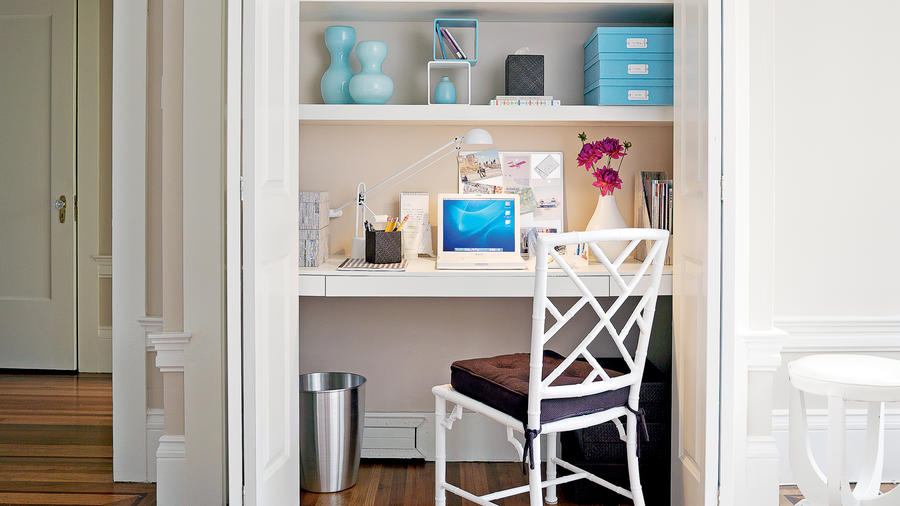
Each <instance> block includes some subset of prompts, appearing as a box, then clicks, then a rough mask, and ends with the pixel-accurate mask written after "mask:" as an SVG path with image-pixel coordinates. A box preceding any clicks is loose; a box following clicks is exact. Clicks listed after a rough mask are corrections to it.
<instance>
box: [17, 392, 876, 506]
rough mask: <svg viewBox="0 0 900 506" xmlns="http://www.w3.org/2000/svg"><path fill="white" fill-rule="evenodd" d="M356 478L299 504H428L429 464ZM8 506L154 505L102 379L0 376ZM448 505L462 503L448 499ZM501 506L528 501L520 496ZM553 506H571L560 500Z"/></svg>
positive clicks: (790, 493) (466, 472) (795, 498)
mask: <svg viewBox="0 0 900 506" xmlns="http://www.w3.org/2000/svg"><path fill="white" fill-rule="evenodd" d="M359 472H360V474H359V483H358V484H357V485H356V486H355V487H353V488H351V489H349V490H345V491H344V492H339V493H336V494H312V493H306V492H302V493H301V494H300V502H301V504H303V505H304V506H313V505H316V506H338V505H341V506H343V505H352V506H357V505H359V506H369V505H371V506H382V505H389V506H418V505H430V504H433V501H434V499H433V498H434V495H433V494H434V488H433V487H434V464H433V463H430V462H429V463H425V462H421V461H419V462H413V461H391V460H384V461H377V460H364V461H363V464H362V466H361V467H360V471H359ZM447 478H448V480H449V481H450V482H451V483H455V484H461V485H462V487H463V488H465V489H467V490H470V491H472V492H475V493H477V494H483V493H487V492H488V491H493V490H499V489H503V488H509V487H514V486H517V485H523V484H525V477H524V476H523V475H522V470H521V466H520V465H519V464H515V463H475V462H467V463H450V464H448V466H447ZM890 487H891V486H890V485H888V486H886V487H885V490H887V489H888V488H890ZM801 499H802V496H801V495H800V492H799V491H798V490H797V489H796V488H793V487H782V490H781V500H780V502H779V506H790V505H793V504H796V503H797V502H799V501H800V500H801ZM8 504H66V505H87V504H90V505H99V504H115V505H150V504H156V485H154V484H152V483H150V484H147V483H113V481H112V380H111V378H110V376H109V375H108V374H79V375H23V374H0V505H8ZM447 504H448V505H459V504H462V501H461V500H460V499H459V498H458V497H456V496H454V495H452V494H448V501H447ZM500 504H503V505H515V504H528V501H527V499H526V496H525V495H519V496H516V497H510V498H508V499H505V500H502V501H500ZM559 504H560V505H564V506H565V505H570V504H572V503H570V502H566V501H565V498H564V497H561V498H560V502H559ZM651 506H653V505H651Z"/></svg>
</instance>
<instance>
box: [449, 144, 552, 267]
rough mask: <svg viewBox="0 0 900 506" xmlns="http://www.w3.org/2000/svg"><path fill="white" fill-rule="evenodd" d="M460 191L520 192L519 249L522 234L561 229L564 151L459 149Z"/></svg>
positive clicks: (522, 237) (524, 248) (524, 246)
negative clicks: (534, 229) (533, 230)
mask: <svg viewBox="0 0 900 506" xmlns="http://www.w3.org/2000/svg"><path fill="white" fill-rule="evenodd" d="M457 164H458V166H459V192H460V193H481V194H484V193H515V194H518V195H519V211H520V217H519V221H520V230H519V238H520V240H521V241H522V252H523V253H525V252H527V251H528V245H527V244H526V241H525V235H526V234H527V233H528V231H529V230H531V228H532V227H535V228H537V229H538V232H542V233H547V232H564V231H565V230H564V228H565V223H566V222H565V185H564V184H563V154H562V152H559V151H498V150H496V149H491V150H487V151H477V152H476V151H461V152H460V154H459V157H458V159H457Z"/></svg>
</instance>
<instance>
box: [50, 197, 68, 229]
mask: <svg viewBox="0 0 900 506" xmlns="http://www.w3.org/2000/svg"><path fill="white" fill-rule="evenodd" d="M53 207H54V208H55V209H56V210H57V211H59V222H60V223H65V222H66V196H65V195H60V196H59V198H58V199H56V201H54V202H53Z"/></svg>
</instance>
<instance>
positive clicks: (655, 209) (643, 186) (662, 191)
mask: <svg viewBox="0 0 900 506" xmlns="http://www.w3.org/2000/svg"><path fill="white" fill-rule="evenodd" d="M674 203H675V191H674V186H673V184H672V180H671V179H669V178H668V176H667V175H666V173H665V172H657V171H641V173H640V174H638V176H637V181H635V186H634V226H636V227H640V228H661V229H665V230H668V231H669V233H670V234H672V233H673V226H672V225H673V223H674V220H673V212H674V208H675V205H674ZM647 246H648V245H642V246H641V247H639V248H637V249H636V250H635V258H636V259H637V260H643V259H644V258H646V255H647ZM671 252H672V238H671V237H670V238H669V247H668V250H667V251H666V263H667V264H671V263H672V256H671Z"/></svg>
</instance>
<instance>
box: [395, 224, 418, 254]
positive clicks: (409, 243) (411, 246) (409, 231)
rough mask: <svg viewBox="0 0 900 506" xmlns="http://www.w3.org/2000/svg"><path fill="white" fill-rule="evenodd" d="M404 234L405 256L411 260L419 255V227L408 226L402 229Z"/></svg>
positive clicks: (401, 232)
mask: <svg viewBox="0 0 900 506" xmlns="http://www.w3.org/2000/svg"><path fill="white" fill-rule="evenodd" d="M400 234H401V235H402V236H403V258H405V259H407V260H411V259H413V258H418V257H419V242H420V241H419V229H418V228H417V227H411V226H407V227H404V228H403V230H401V231H400Z"/></svg>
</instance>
